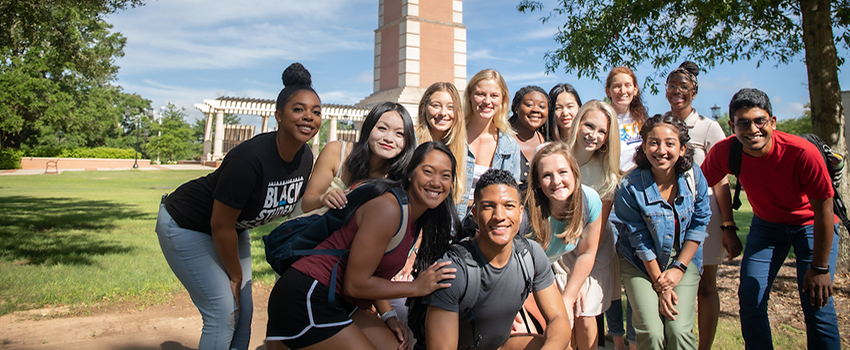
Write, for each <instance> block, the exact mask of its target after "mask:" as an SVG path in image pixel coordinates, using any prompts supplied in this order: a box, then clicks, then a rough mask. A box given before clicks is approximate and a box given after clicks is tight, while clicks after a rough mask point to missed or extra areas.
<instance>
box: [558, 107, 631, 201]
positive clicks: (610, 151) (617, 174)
mask: <svg viewBox="0 0 850 350" xmlns="http://www.w3.org/2000/svg"><path fill="white" fill-rule="evenodd" d="M590 111H599V112H602V114H604V115H605V117H606V118H608V134H607V135H605V143H604V144H603V145H602V147H600V148H599V149H597V150H596V151H594V152H593V157H594V158H597V159H598V160H599V163H601V164H602V173H603V174H605V175H604V179H603V181H602V184H601V185H600V186H599V188H594V190H596V192H598V193H599V196H600V197H601V198H603V199H605V200H608V199H611V198H613V197H612V195H613V194H614V191H615V190H616V189H617V184H618V183H619V182H620V178H621V177H622V172H621V171H620V137H619V132H620V127H619V126H618V124H617V112H615V111H614V107H611V105H609V104H608V103H606V102H603V101H599V100H590V101H587V103H585V104H584V105H582V106H581V108H580V109H579V110H578V113H577V114H576V117H575V120H573V125H572V127H571V128H570V132H569V134H568V135H567V141H566V142H567V146H569V147H570V150H574V149H575V147H576V138H578V132H579V130H580V129H581V123H582V121H583V120H584V118H585V116H587V114H588V113H589V112H590Z"/></svg>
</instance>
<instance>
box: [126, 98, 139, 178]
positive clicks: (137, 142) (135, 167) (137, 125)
mask: <svg viewBox="0 0 850 350" xmlns="http://www.w3.org/2000/svg"><path fill="white" fill-rule="evenodd" d="M124 117H126V118H129V117H130V106H127V107H124ZM141 125H142V120H141V118H140V116H138V115H137V116H136V149H135V151H136V158H135V160H134V161H133V169H138V168H139V129H141V128H142V126H141Z"/></svg>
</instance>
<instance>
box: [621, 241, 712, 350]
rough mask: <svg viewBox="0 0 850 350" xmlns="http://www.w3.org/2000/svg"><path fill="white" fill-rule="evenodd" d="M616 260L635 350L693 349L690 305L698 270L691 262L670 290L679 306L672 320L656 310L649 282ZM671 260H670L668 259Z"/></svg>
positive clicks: (694, 303)
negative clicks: (618, 264) (635, 346)
mask: <svg viewBox="0 0 850 350" xmlns="http://www.w3.org/2000/svg"><path fill="white" fill-rule="evenodd" d="M618 255H619V257H620V276H621V278H622V279H623V286H624V287H626V295H628V297H629V303H631V305H632V324H633V325H634V327H635V335H636V337H635V342H636V343H637V348H638V350H649V349H659V350H661V349H670V350H673V349H696V348H697V339H696V336H695V335H694V333H693V329H694V313H695V309H694V306H695V305H696V301H697V289H698V287H699V279H700V276H699V270H698V269H697V267H696V266H695V265H694V264H693V263H691V264H689V265H688V271H687V272H685V274H684V275H683V276H682V279H681V280H680V281H679V284H678V285H676V287H675V288H673V291H674V292H676V296H678V297H679V303H678V304H677V305H676V306H675V308H676V310H678V311H679V314H678V315H675V316H676V320H675V321H670V320H668V319H667V318H666V317H664V316H662V315H661V312H659V308H658V299H659V298H658V293H656V292H655V290H654V289H652V282H653V281H651V280H650V279H649V276H647V275H646V274H645V273H643V272H641V270H639V269H638V268H637V267H635V266H634V265H632V263H631V262H629V261H628V260H626V259H625V258H623V256H622V255H620V254H618ZM671 259H672V258H671Z"/></svg>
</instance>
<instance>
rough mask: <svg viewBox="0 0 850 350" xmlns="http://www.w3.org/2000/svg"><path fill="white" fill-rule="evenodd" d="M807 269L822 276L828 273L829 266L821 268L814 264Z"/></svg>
mask: <svg viewBox="0 0 850 350" xmlns="http://www.w3.org/2000/svg"><path fill="white" fill-rule="evenodd" d="M809 268H810V269H812V271H814V272H816V273H817V274H818V275H823V274H827V273H829V265H826V267H823V266H817V265H815V264H812V265H811V266H809Z"/></svg>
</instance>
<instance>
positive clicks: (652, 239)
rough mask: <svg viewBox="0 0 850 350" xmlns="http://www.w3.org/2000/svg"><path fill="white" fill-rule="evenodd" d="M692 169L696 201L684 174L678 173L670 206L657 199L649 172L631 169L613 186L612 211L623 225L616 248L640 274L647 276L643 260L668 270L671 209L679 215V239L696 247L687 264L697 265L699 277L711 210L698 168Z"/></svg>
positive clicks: (673, 223) (706, 186)
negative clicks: (694, 244) (616, 185)
mask: <svg viewBox="0 0 850 350" xmlns="http://www.w3.org/2000/svg"><path fill="white" fill-rule="evenodd" d="M693 170H694V171H693V174H694V183H693V184H694V187H696V200H694V194H693V189H691V188H690V187H691V186H690V185H689V184H688V181H687V180H686V178H685V174H679V177H678V187H679V193H678V194H677V195H676V199H675V200H674V201H673V203H674V204H675V205H673V206H671V205H670V203H668V202H667V201H666V200H664V198H662V197H661V193H660V192H659V191H658V185H656V184H655V179H653V177H652V170H651V169H640V168H635V169H633V170H632V171H631V172H629V173H628V175H626V177H624V178H623V180H622V181H620V185H619V186H618V187H617V192H616V195H615V198H614V210H615V211H616V212H617V217H618V218H619V219H620V220H621V221H622V223H623V226H621V230H620V237H619V239H618V241H617V248H618V250H619V251H620V253H621V254H623V256H624V257H625V258H626V259H627V260H629V261H630V262H631V263H632V264H633V265H635V267H637V268H638V269H640V270H641V271H642V272H643V273H647V271H646V267H645V266H644V264H643V262H644V261H651V260H653V259H658V260H657V261H658V266H659V267H660V268H661V271H664V270H666V269H667V268H668V267H669V266H668V264H667V262H668V261H670V254H671V253H672V251H673V243H674V242H673V241H674V239H675V228H676V226H675V225H676V223H675V221H674V220H675V218H674V216H673V210H674V209H675V210H676V213H678V216H679V222H680V225H679V237H681V240H682V241H683V242H684V241H686V240H688V241H694V242H698V243H699V244H700V246H699V249H697V252H696V254H694V257H693V258H692V259H691V263H693V264H694V265H695V266H697V268H699V271H700V274H702V242H703V241H704V240H705V237H706V236H708V234H707V233H705V227H706V225H708V221H709V218H710V217H711V209H710V208H709V205H708V200H709V198H708V184H707V183H706V182H705V177H703V175H702V171H700V169H699V167H698V166H694V167H693ZM677 249H681V247H678V248H677ZM647 274H648V273H647Z"/></svg>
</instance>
